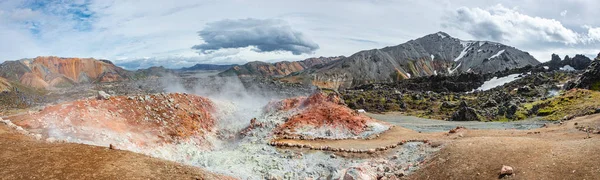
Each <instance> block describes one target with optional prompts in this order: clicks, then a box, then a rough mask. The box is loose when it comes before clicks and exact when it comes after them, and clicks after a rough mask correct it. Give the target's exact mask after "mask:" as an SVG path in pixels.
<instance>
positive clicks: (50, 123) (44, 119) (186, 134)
mask: <svg viewBox="0 0 600 180" xmlns="http://www.w3.org/2000/svg"><path fill="white" fill-rule="evenodd" d="M213 111H214V107H213V104H212V102H211V101H210V100H208V99H206V98H203V97H199V96H195V95H189V94H179V93H174V94H155V95H145V96H129V97H126V96H116V97H110V98H108V99H105V100H102V99H84V100H78V101H73V102H68V103H63V104H58V105H54V106H48V107H46V108H44V109H43V110H42V111H40V112H35V113H31V114H22V115H17V116H12V117H8V118H7V119H10V120H12V122H13V123H14V124H16V125H19V126H22V127H23V128H25V129H27V130H28V131H30V132H32V133H37V134H41V135H42V136H44V137H48V138H49V140H53V139H55V140H66V141H70V142H79V143H85V144H92V145H99V146H108V145H109V144H113V145H116V146H117V147H120V148H124V149H128V150H132V151H135V150H136V149H135V148H139V147H147V146H154V145H160V144H164V143H172V142H176V141H179V140H187V139H189V138H190V137H197V138H195V140H199V141H201V140H202V138H203V137H204V136H205V135H207V134H210V133H212V132H213V128H214V124H215V122H214V121H215V120H214V118H213V117H212V115H211V113H212V112H213Z"/></svg>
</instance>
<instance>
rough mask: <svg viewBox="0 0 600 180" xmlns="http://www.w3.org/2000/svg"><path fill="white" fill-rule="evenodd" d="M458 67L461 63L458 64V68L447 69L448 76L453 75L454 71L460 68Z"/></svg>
mask: <svg viewBox="0 0 600 180" xmlns="http://www.w3.org/2000/svg"><path fill="white" fill-rule="evenodd" d="M460 65H462V63H458V66H456V67H455V68H454V69H450V68H448V72H449V73H450V74H452V73H454V71H456V70H457V69H458V67H460Z"/></svg>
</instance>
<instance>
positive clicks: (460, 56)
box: [454, 41, 471, 61]
mask: <svg viewBox="0 0 600 180" xmlns="http://www.w3.org/2000/svg"><path fill="white" fill-rule="evenodd" d="M460 44H461V45H462V46H463V50H462V51H461V52H460V54H459V55H458V57H456V59H454V61H458V60H460V59H461V58H463V57H464V56H465V55H467V50H468V49H469V46H471V42H468V41H461V42H460Z"/></svg>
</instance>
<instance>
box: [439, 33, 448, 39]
mask: <svg viewBox="0 0 600 180" xmlns="http://www.w3.org/2000/svg"><path fill="white" fill-rule="evenodd" d="M437 35H438V36H440V37H441V38H442V39H444V38H446V37H447V36H446V35H443V34H442V33H437Z"/></svg>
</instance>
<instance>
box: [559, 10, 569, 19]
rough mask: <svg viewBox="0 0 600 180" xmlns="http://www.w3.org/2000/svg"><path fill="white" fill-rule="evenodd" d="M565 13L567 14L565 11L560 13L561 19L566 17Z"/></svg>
mask: <svg viewBox="0 0 600 180" xmlns="http://www.w3.org/2000/svg"><path fill="white" fill-rule="evenodd" d="M567 12H568V11H567V10H564V11H562V12H560V16H562V17H565V16H567Z"/></svg>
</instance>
